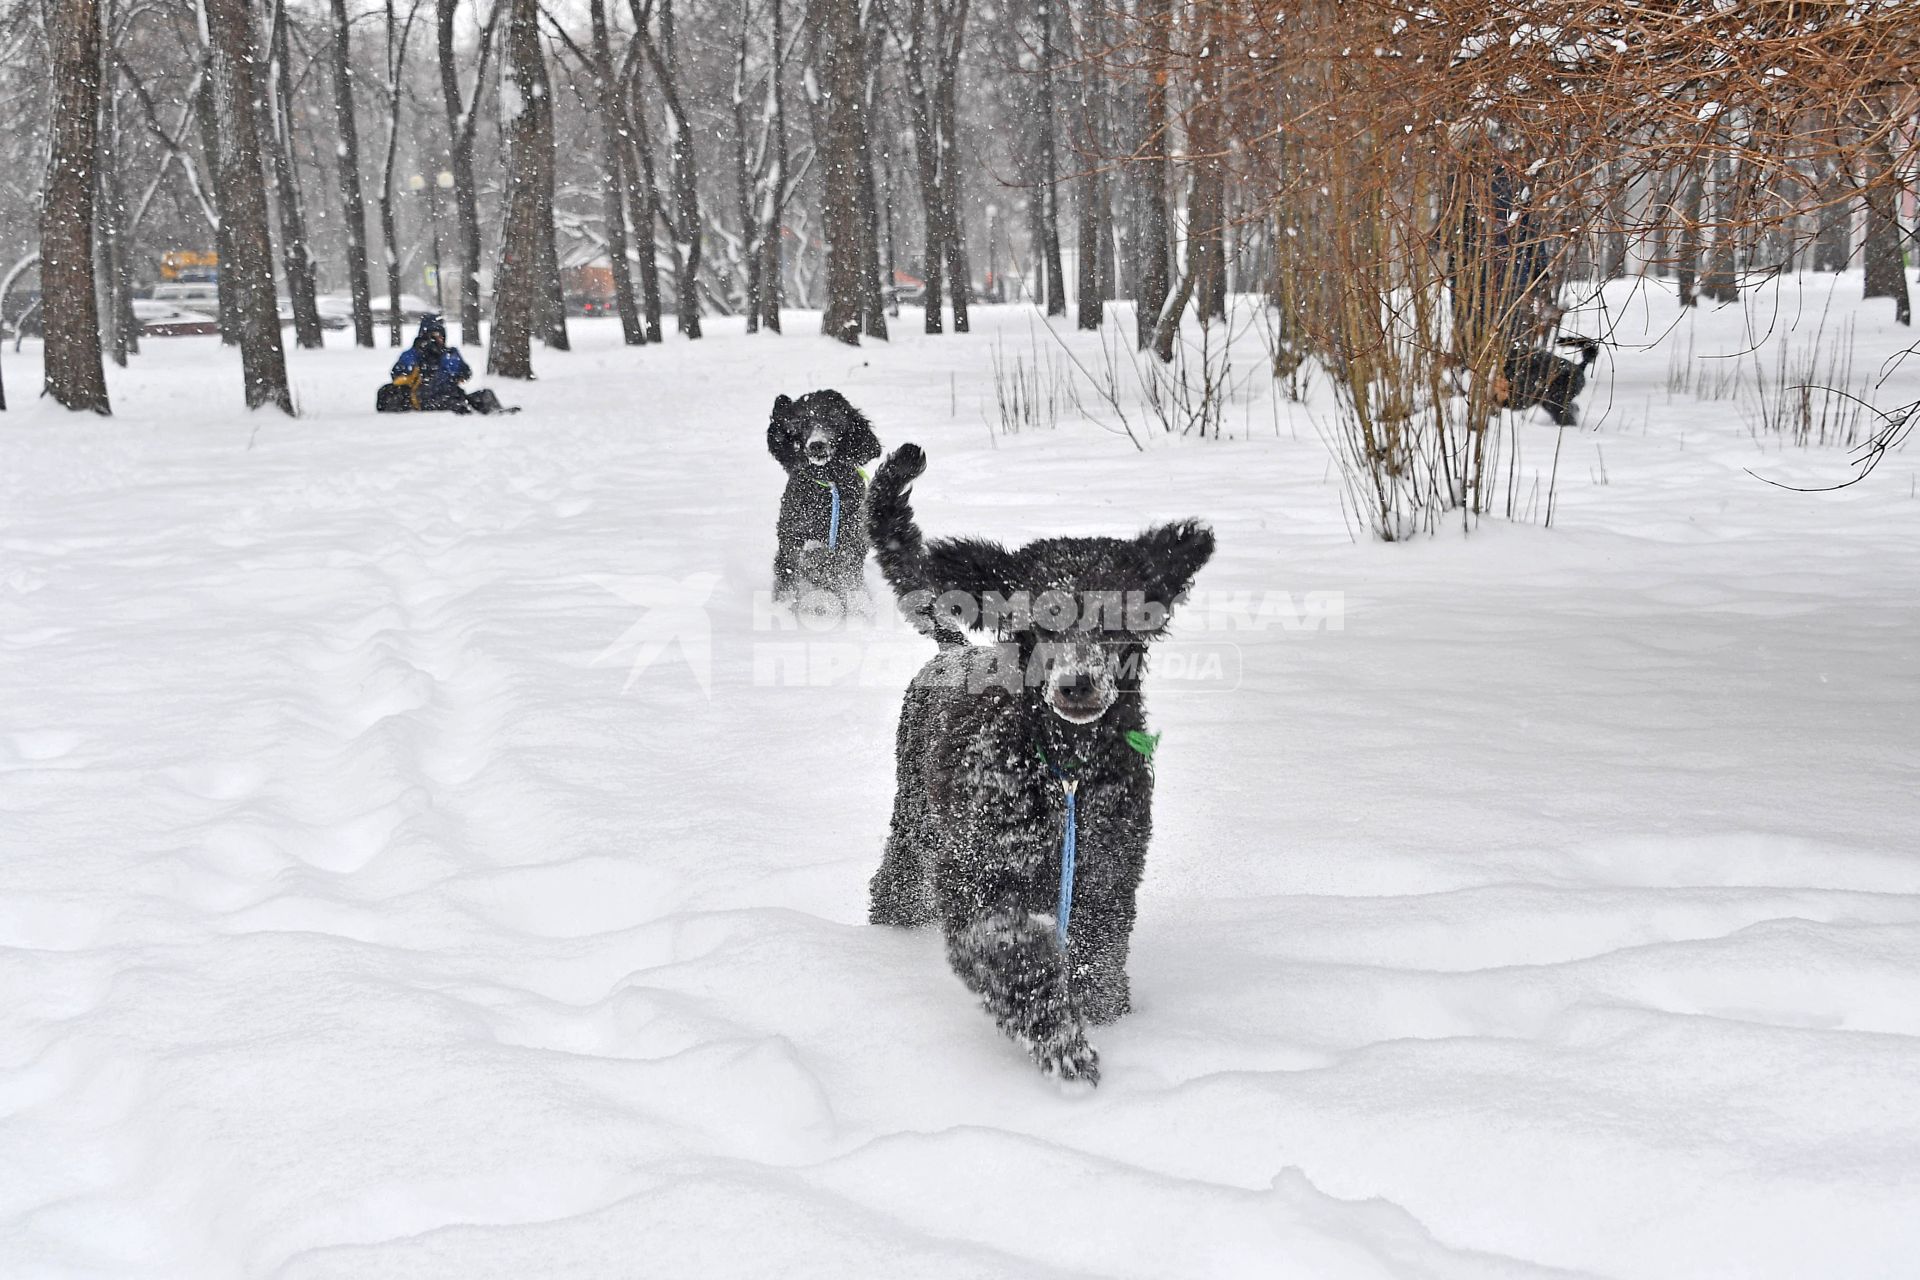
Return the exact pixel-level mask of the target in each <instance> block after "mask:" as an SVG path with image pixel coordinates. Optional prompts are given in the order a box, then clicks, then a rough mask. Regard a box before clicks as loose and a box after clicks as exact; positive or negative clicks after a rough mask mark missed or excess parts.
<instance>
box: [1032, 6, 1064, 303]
mask: <svg viewBox="0 0 1920 1280" xmlns="http://www.w3.org/2000/svg"><path fill="white" fill-rule="evenodd" d="M1053 3H1054V0H1039V3H1038V4H1036V5H1035V6H1034V20H1035V23H1034V25H1035V27H1036V29H1037V33H1038V46H1039V47H1038V49H1037V50H1036V53H1037V54H1038V56H1039V61H1040V79H1039V89H1038V95H1037V97H1038V100H1037V102H1036V103H1035V106H1036V110H1035V111H1034V130H1035V132H1036V134H1037V135H1038V136H1037V138H1036V141H1037V143H1038V145H1037V146H1036V147H1035V148H1034V156H1033V164H1034V176H1035V183H1034V190H1033V193H1032V197H1031V199H1032V201H1033V204H1032V206H1031V208H1032V209H1033V214H1034V229H1035V230H1036V231H1037V232H1038V234H1037V235H1036V236H1034V238H1033V239H1034V244H1033V252H1034V253H1035V254H1037V255H1038V256H1039V258H1040V261H1039V262H1037V263H1035V264H1034V274H1035V276H1036V277H1038V279H1036V281H1035V283H1040V282H1041V281H1044V284H1045V293H1044V295H1043V296H1044V298H1045V304H1046V310H1047V314H1048V315H1050V316H1063V315H1065V314H1067V277H1066V272H1065V271H1063V270H1062V269H1061V266H1060V158H1059V156H1058V154H1057V153H1056V151H1055V149H1054V135H1055V133H1056V128H1055V124H1056V122H1055V119H1054V117H1055V115H1056V112H1055V110H1054V101H1053V98H1054V94H1053V73H1054V64H1055V62H1056V60H1057V57H1058V55H1057V52H1056V50H1055V48H1054V39H1053V32H1054V25H1055V24H1054V14H1053Z"/></svg>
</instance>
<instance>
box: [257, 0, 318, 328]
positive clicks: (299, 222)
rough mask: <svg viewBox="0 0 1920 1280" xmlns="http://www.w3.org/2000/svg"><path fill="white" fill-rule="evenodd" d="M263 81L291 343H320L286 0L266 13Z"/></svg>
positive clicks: (275, 1)
mask: <svg viewBox="0 0 1920 1280" xmlns="http://www.w3.org/2000/svg"><path fill="white" fill-rule="evenodd" d="M268 24H269V35H268V44H267V48H268V54H267V77H266V79H267V83H266V84H264V85H261V86H259V87H260V88H261V89H262V90H263V91H264V92H263V93H262V95H261V97H262V101H261V103H260V107H261V114H262V119H263V120H264V122H265V124H266V135H267V140H268V146H267V151H268V154H269V155H271V156H272V158H273V181H274V194H275V197H276V203H277V205H278V208H279V213H280V260H281V264H282V269H283V271H284V274H285V275H286V279H287V300H288V302H289V304H290V305H291V307H292V310H293V337H294V341H295V342H296V343H298V344H299V345H300V346H302V347H305V348H313V347H318V346H320V345H321V342H322V339H321V336H320V307H319V303H318V302H317V301H316V300H315V297H314V288H313V259H312V257H311V256H310V255H309V254H308V252H307V220H306V215H305V213H304V212H302V210H301V207H300V177H299V174H298V173H297V172H296V171H295V169H294V165H293V107H292V90H291V89H290V87H289V84H288V82H289V80H290V79H291V77H292V71H291V66H290V61H291V60H290V59H289V58H288V56H287V46H288V41H287V2H286V0H272V5H271V9H270V11H269V14H268Z"/></svg>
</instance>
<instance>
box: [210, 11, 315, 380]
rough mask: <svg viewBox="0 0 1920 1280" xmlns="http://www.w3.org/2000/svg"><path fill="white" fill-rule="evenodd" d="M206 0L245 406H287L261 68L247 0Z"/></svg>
mask: <svg viewBox="0 0 1920 1280" xmlns="http://www.w3.org/2000/svg"><path fill="white" fill-rule="evenodd" d="M204 3H205V5H206V19H207V35H208V38H209V41H210V42H211V44H212V48H213V61H212V71H213V75H212V80H213V86H214V93H213V101H214V111H215V115H216V118H217V120H218V136H219V158H220V164H219V182H218V184H217V186H218V189H219V192H220V223H221V225H222V226H224V227H227V228H228V229H229V237H228V245H229V256H223V257H222V258H221V260H220V279H221V282H222V283H223V284H230V285H231V286H232V289H233V302H234V312H235V316H234V318H235V321H236V323H237V324H238V326H239V331H240V333H239V338H240V364H241V369H242V372H243V375H244V377H245V380H246V394H247V407H248V408H250V409H257V408H259V407H260V406H261V405H263V404H272V405H276V406H278V407H279V408H280V409H281V411H283V412H285V413H287V414H292V413H293V393H292V391H291V390H290V389H289V388H288V386H287V362H286V355H285V353H284V352H283V351H282V350H281V347H280V309H279V307H278V306H277V305H276V304H275V302H274V296H273V236H272V233H271V232H270V231H269V230H268V228H267V187H266V180H265V178H264V177H263V175H262V169H261V155H260V133H259V129H258V128H257V124H258V121H259V113H258V111H257V110H256V103H258V101H259V94H258V90H257V88H256V83H257V79H258V77H259V75H260V74H261V68H260V58H259V50H258V49H257V48H256V46H255V43H254V38H253V19H252V15H251V13H249V11H248V7H247V3H246V0H204Z"/></svg>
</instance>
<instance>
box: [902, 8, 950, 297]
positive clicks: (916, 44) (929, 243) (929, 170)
mask: <svg viewBox="0 0 1920 1280" xmlns="http://www.w3.org/2000/svg"><path fill="white" fill-rule="evenodd" d="M940 3H941V0H912V3H911V7H910V8H909V9H908V17H907V34H906V36H905V37H902V36H900V34H899V33H898V32H895V33H894V34H895V39H896V40H899V41H900V42H901V43H902V44H903V45H904V46H905V47H904V49H903V51H902V71H903V73H904V75H905V77H906V81H907V116H908V118H909V120H911V122H912V124H913V166H914V176H915V177H916V178H917V179H918V180H919V183H920V209H921V215H922V220H923V223H924V227H925V243H926V255H927V257H926V263H925V265H924V266H923V267H922V268H921V274H922V275H923V276H924V277H925V279H924V281H923V283H924V285H925V293H924V295H923V297H922V302H923V304H924V307H925V310H926V323H925V328H926V331H927V332H928V333H939V332H941V331H942V329H943V328H944V325H943V322H942V320H941V316H940V308H941V306H942V305H943V304H944V301H945V293H946V290H945V278H946V253H947V221H946V197H945V193H944V192H943V190H942V188H941V185H940V157H941V146H940V143H939V141H938V130H937V129H936V128H935V123H934V121H935V114H936V110H937V107H938V103H937V101H936V99H935V97H934V93H933V88H932V86H934V85H935V84H937V83H938V80H939V61H940V58H939V47H938V41H937V40H936V39H933V38H930V37H929V33H928V8H929V5H931V6H933V8H934V9H935V11H936V12H937V11H938V9H939V5H940Z"/></svg>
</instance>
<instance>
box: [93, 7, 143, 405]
mask: <svg viewBox="0 0 1920 1280" xmlns="http://www.w3.org/2000/svg"><path fill="white" fill-rule="evenodd" d="M118 11H119V6H118V4H117V3H115V2H114V0H108V4H107V8H106V15H105V17H104V19H103V22H102V26H103V35H102V39H103V43H104V44H105V46H106V51H105V53H104V54H103V56H102V59H101V78H102V92H101V94H100V123H99V126H98V128H99V145H98V146H97V147H96V149H95V155H96V161H95V165H94V178H95V180H96V182H97V183H98V186H97V189H96V191H95V195H94V199H95V201H96V202H97V203H96V205H95V208H96V212H97V218H96V221H97V223H98V226H97V228H96V230H97V232H98V234H97V235H96V236H95V237H94V240H95V245H96V250H97V257H96V260H95V264H94V270H95V273H96V278H95V294H96V296H97V298H98V306H99V308H100V321H101V333H100V338H101V343H102V345H103V346H104V347H105V348H106V354H107V357H108V358H109V359H111V360H112V361H113V362H114V364H116V365H118V366H119V367H120V368H123V369H124V368H126V365H127V356H128V355H129V354H130V353H131V352H133V351H137V350H139V346H140V338H139V333H140V322H139V321H138V320H136V319H135V318H134V315H133V296H132V295H133V288H132V286H133V269H132V264H131V263H130V262H129V261H128V258H129V255H128V253H127V237H128V235H129V234H130V232H131V228H130V227H129V226H128V225H127V208H126V198H125V195H124V185H123V184H124V177H123V175H122V174H121V172H120V164H119V141H120V109H119V108H120V93H119V88H118V81H117V78H116V77H115V76H114V75H113V73H112V71H111V70H110V68H111V67H112V66H113V64H114V61H115V59H114V55H113V46H114V43H115V40H116V31H117V29H118V25H119V12H118Z"/></svg>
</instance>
